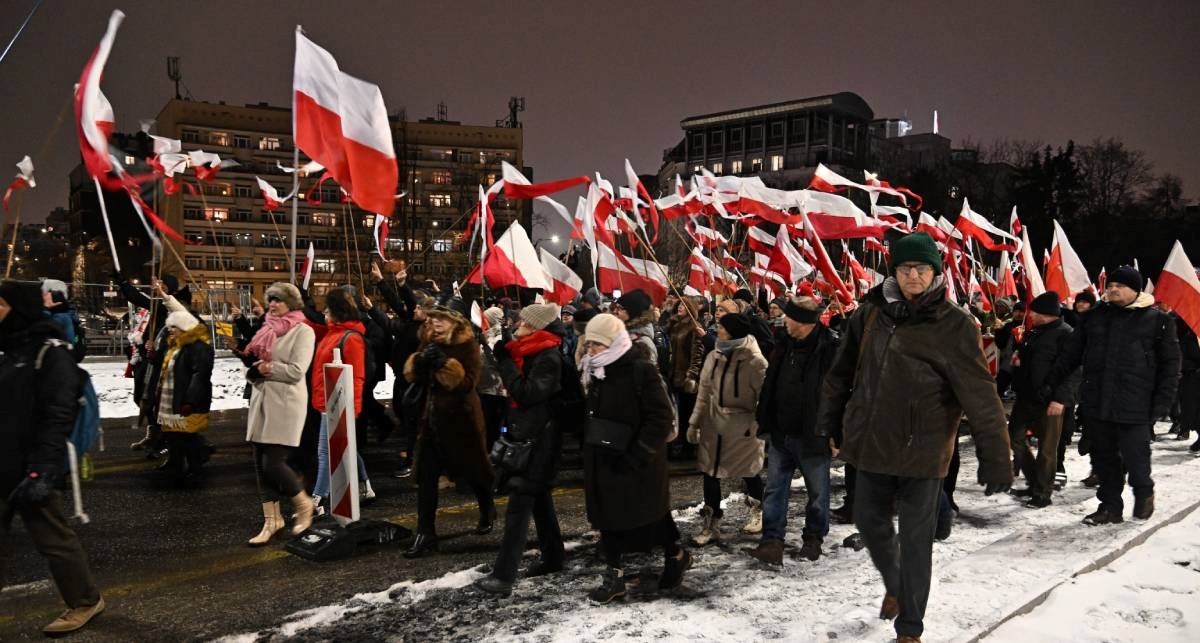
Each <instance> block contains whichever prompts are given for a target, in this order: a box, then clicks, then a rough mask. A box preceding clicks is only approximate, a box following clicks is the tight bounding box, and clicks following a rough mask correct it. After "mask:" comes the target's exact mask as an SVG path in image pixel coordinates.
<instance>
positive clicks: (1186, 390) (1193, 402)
mask: <svg viewBox="0 0 1200 643" xmlns="http://www.w3.org/2000/svg"><path fill="white" fill-rule="evenodd" d="M1192 431H1200V371H1184V372H1183V375H1182V376H1181V377H1180V378H1179V435H1180V436H1182V437H1185V438H1186V437H1188V436H1189V435H1190V434H1191V432H1192Z"/></svg>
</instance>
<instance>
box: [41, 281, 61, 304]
mask: <svg viewBox="0 0 1200 643" xmlns="http://www.w3.org/2000/svg"><path fill="white" fill-rule="evenodd" d="M42 292H48V293H50V294H51V296H52V297H53V298H54V301H56V302H64V301H66V300H67V284H65V283H63V282H62V281H59V280H58V279H43V280H42Z"/></svg>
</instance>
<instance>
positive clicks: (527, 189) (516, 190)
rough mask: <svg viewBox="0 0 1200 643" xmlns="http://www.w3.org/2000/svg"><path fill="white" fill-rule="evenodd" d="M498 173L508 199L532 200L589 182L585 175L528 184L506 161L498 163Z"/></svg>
mask: <svg viewBox="0 0 1200 643" xmlns="http://www.w3.org/2000/svg"><path fill="white" fill-rule="evenodd" d="M500 171H501V172H502V173H503V176H504V196H506V197H508V198H510V199H533V198H536V197H539V196H546V195H549V194H554V193H555V192H562V191H563V190H569V189H570V188H573V187H578V186H581V185H587V184H588V183H589V182H590V181H591V179H590V178H588V177H587V175H584V176H573V177H571V178H569V179H561V180H558V181H547V182H545V183H530V182H529V179H527V178H525V175H524V174H522V173H521V171H520V170H518V169H517V168H515V167H513V166H512V165H510V164H509V162H508V161H501V162H500Z"/></svg>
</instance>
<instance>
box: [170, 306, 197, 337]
mask: <svg viewBox="0 0 1200 643" xmlns="http://www.w3.org/2000/svg"><path fill="white" fill-rule="evenodd" d="M199 325H200V322H199V321H197V320H196V317H195V315H192V314H191V313H189V312H188V311H186V310H177V311H175V312H173V313H171V314H170V315H167V323H166V326H167V328H172V327H174V328H178V329H179V330H181V331H183V332H185V333H186V332H187V331H189V330H191V329H193V328H195V327H197V326H199Z"/></svg>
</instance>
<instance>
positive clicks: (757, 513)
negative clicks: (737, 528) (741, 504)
mask: <svg viewBox="0 0 1200 643" xmlns="http://www.w3.org/2000/svg"><path fill="white" fill-rule="evenodd" d="M746 505H747V506H749V507H750V517H749V518H748V519H747V520H746V525H745V526H743V527H742V533H744V534H761V533H762V530H763V523H762V501H761V500H755V499H754V498H751V497H750V496H746Z"/></svg>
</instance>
